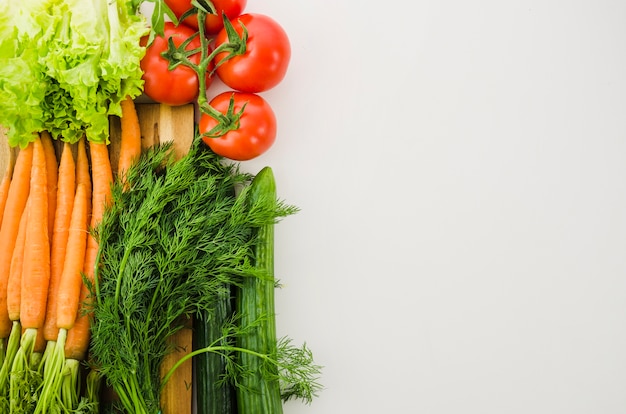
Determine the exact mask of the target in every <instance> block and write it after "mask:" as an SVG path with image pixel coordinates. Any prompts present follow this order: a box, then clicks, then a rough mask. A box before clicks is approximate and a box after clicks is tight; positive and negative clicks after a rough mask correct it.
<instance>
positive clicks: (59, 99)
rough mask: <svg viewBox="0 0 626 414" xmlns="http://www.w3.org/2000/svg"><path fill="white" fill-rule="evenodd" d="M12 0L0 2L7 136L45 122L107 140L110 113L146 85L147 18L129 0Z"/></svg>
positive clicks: (64, 133) (63, 131)
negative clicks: (143, 64)
mask: <svg viewBox="0 0 626 414" xmlns="http://www.w3.org/2000/svg"><path fill="white" fill-rule="evenodd" d="M9 3H12V5H3V6H2V7H1V8H0V36H1V39H3V40H2V41H0V65H1V66H3V69H0V89H1V90H2V92H0V124H2V125H4V126H6V127H8V129H9V143H10V144H11V145H22V146H23V145H25V144H26V143H27V142H28V141H29V140H30V139H32V134H33V133H34V132H41V131H44V130H46V131H48V132H50V134H51V135H52V136H53V138H55V139H60V140H64V141H68V142H76V141H78V140H79V139H80V138H81V137H82V136H83V135H85V136H86V137H87V139H88V140H89V141H94V142H106V143H108V142H109V119H108V117H109V115H120V114H121V108H120V102H121V101H122V100H123V99H124V98H125V97H126V96H130V97H131V98H135V97H136V96H139V95H140V94H141V92H142V89H143V81H142V80H141V76H142V72H141V67H140V61H141V58H142V57H143V55H144V53H145V48H144V47H142V46H141V45H140V39H141V37H143V36H145V35H146V34H148V32H149V30H148V26H147V24H146V21H145V18H144V17H143V16H142V15H140V14H138V13H136V10H135V9H133V6H132V4H131V3H130V2H128V1H125V0H21V1H20V2H9ZM9 20H10V21H15V23H13V24H4V22H5V21H7V22H8V21H9ZM6 109H10V110H9V111H6Z"/></svg>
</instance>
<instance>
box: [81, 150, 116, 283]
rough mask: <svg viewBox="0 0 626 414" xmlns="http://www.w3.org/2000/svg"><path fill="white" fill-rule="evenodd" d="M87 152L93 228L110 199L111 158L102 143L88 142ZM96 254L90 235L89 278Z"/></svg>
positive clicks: (93, 274)
mask: <svg viewBox="0 0 626 414" xmlns="http://www.w3.org/2000/svg"><path fill="white" fill-rule="evenodd" d="M89 153H90V154H91V179H92V192H91V219H90V223H89V226H90V228H94V227H96V226H97V225H98V223H99V222H100V220H101V219H102V216H103V214H104V210H105V208H106V206H107V205H108V203H109V202H110V199H111V184H112V182H113V172H112V170H111V160H110V159H109V150H108V147H107V145H106V144H104V143H94V142H90V143H89ZM97 256H98V242H97V241H96V239H95V238H94V237H92V236H90V237H89V238H88V239H87V251H86V252H85V266H84V273H85V276H86V277H87V278H88V279H89V280H93V278H94V276H95V267H94V266H95V264H96V260H97Z"/></svg>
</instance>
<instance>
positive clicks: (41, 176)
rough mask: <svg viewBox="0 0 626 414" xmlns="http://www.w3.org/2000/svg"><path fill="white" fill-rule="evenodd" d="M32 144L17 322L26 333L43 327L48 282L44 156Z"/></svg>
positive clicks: (37, 142)
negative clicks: (29, 189) (26, 224)
mask: <svg viewBox="0 0 626 414" xmlns="http://www.w3.org/2000/svg"><path fill="white" fill-rule="evenodd" d="M33 144H34V145H33V164H32V173H31V180H30V187H31V191H30V201H29V203H30V206H29V210H28V211H29V213H28V226H27V227H26V236H25V237H26V246H27V248H26V249H25V250H24V269H23V273H22V301H21V308H20V322H21V324H22V327H23V328H25V329H26V330H28V329H33V328H34V329H38V328H41V327H43V324H44V320H45V315H46V302H47V299H48V285H49V283H50V241H49V239H48V184H47V182H46V181H47V174H46V173H47V170H46V155H45V151H44V148H43V144H42V142H41V139H39V138H36V139H35V141H34V142H33Z"/></svg>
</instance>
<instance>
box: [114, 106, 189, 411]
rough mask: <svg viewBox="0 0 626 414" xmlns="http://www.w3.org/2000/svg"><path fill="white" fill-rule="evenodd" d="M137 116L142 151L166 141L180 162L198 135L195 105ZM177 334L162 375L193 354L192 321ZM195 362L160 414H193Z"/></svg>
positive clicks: (165, 396)
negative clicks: (169, 143)
mask: <svg viewBox="0 0 626 414" xmlns="http://www.w3.org/2000/svg"><path fill="white" fill-rule="evenodd" d="M136 107H137V114H138V116H139V123H140V128H141V143H142V148H144V149H145V148H149V147H150V146H152V145H155V144H158V143H163V142H166V141H173V142H174V144H173V145H174V151H175V153H176V156H177V158H180V157H182V156H183V155H184V154H186V153H187V151H188V150H189V148H190V146H191V144H192V142H193V138H194V133H195V124H194V107H193V105H185V106H177V107H171V106H167V105H160V104H152V103H138V104H136ZM119 134H120V122H119V118H111V144H110V146H109V155H110V157H111V165H112V167H113V170H114V171H115V170H116V168H117V160H118V158H119ZM188 322H189V323H187V324H186V326H185V328H183V329H182V330H180V331H179V332H178V333H177V334H175V335H174V336H173V337H172V338H171V340H170V343H169V344H170V345H171V346H172V347H173V349H174V351H173V352H172V353H171V354H169V355H168V356H167V357H166V358H165V361H164V362H163V365H162V373H164V372H167V371H168V370H169V369H170V368H171V367H172V366H173V365H174V364H175V363H176V362H177V361H178V360H179V359H180V358H181V357H183V356H184V355H185V354H187V353H189V352H191V351H192V330H191V321H190V320H189V321H188ZM192 371H193V369H192V362H191V359H189V360H188V361H186V362H185V363H184V364H182V365H181V366H180V367H178V368H177V369H176V371H175V374H174V375H173V376H172V377H171V378H170V380H169V381H168V383H167V384H166V386H165V388H164V389H163V390H162V392H161V412H162V413H163V414H191V413H192V410H193V398H192V396H193V394H192V391H193V390H192V382H193V375H192Z"/></svg>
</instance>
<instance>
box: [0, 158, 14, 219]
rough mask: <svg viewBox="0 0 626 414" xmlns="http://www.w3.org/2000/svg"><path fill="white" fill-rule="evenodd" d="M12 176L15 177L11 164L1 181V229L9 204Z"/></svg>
mask: <svg viewBox="0 0 626 414" xmlns="http://www.w3.org/2000/svg"><path fill="white" fill-rule="evenodd" d="M11 175H13V166H12V165H11V163H9V165H8V166H7V169H6V170H5V171H4V175H3V176H2V181H0V227H2V216H3V213H4V206H5V205H6V203H7V198H8V196H9V187H10V185H11Z"/></svg>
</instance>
